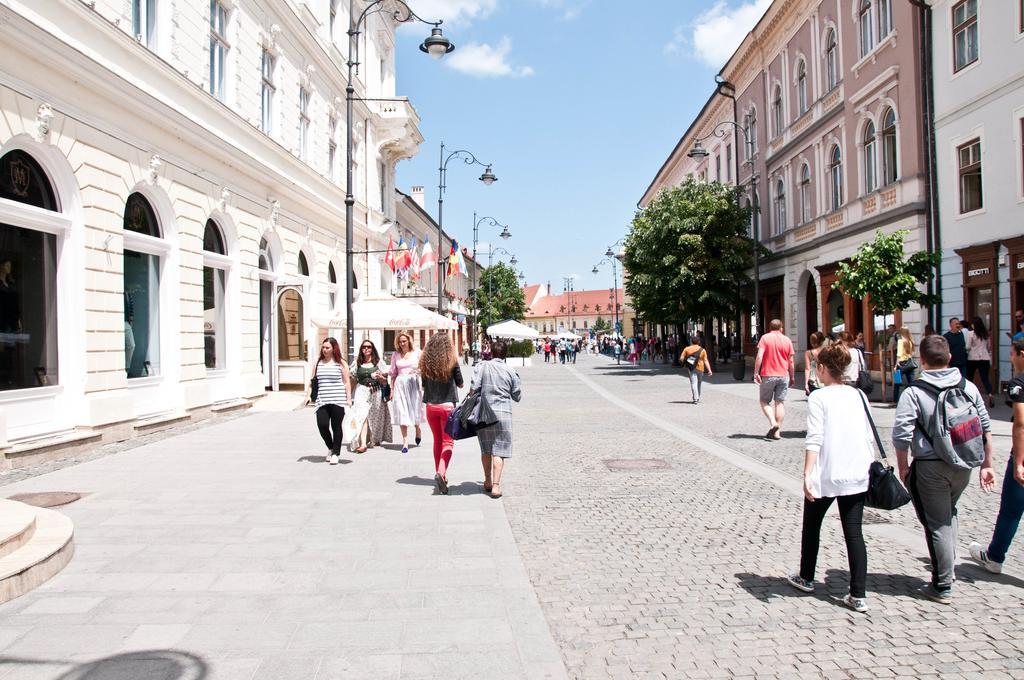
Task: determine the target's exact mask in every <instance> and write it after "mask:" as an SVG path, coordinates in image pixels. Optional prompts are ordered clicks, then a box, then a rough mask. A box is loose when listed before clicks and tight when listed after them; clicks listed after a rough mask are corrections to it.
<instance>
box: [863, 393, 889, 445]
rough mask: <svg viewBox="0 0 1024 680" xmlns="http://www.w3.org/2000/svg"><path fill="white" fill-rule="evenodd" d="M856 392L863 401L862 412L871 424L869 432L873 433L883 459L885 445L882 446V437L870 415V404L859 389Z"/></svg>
mask: <svg viewBox="0 0 1024 680" xmlns="http://www.w3.org/2000/svg"><path fill="white" fill-rule="evenodd" d="M857 393H858V394H860V400H861V401H862V402H863V403H864V414H865V415H866V416H867V417H868V424H869V425H871V434H873V435H875V444H876V445H877V446H878V453H879V455H881V456H882V460H885V447H884V446H882V438H881V437H880V436H879V435H878V428H877V427H875V419H874V418H872V417H871V406H869V405H868V398H867V397H865V396H864V393H863V392H861V391H860V390H857Z"/></svg>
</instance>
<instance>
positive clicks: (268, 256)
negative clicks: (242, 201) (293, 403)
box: [258, 237, 277, 390]
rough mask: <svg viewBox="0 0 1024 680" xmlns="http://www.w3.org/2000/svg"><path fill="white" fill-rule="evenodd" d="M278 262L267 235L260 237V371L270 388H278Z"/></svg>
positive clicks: (265, 386)
mask: <svg viewBox="0 0 1024 680" xmlns="http://www.w3.org/2000/svg"><path fill="white" fill-rule="evenodd" d="M276 265H277V263H276V260H275V256H274V251H273V249H272V248H271V246H270V243H269V241H267V239H266V237H264V238H261V239H260V248H259V263H258V266H259V279H260V371H261V372H262V373H263V386H264V388H266V389H268V390H273V389H276V387H277V384H276V380H275V376H274V337H273V333H272V329H273V320H274V281H275V280H276V279H277V275H276V274H275V272H276V270H277V266H276Z"/></svg>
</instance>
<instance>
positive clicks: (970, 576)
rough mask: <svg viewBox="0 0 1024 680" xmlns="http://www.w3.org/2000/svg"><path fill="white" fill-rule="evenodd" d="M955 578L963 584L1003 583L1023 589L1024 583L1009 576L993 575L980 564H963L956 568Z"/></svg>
mask: <svg viewBox="0 0 1024 680" xmlns="http://www.w3.org/2000/svg"><path fill="white" fill-rule="evenodd" d="M956 578H957V580H958V581H963V582H964V583H1005V584H1006V585H1010V586H1014V587H1015V588H1024V581H1022V580H1021V579H1019V578H1017V577H1016V576H1010V575H1009V574H993V573H992V572H990V571H988V570H987V569H985V567H983V566H981V565H980V564H975V563H974V562H964V563H963V564H958V565H957V566H956Z"/></svg>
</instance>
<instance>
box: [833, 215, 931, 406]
mask: <svg viewBox="0 0 1024 680" xmlns="http://www.w3.org/2000/svg"><path fill="white" fill-rule="evenodd" d="M908 234H910V231H909V230H907V229H900V230H898V231H895V232H893V233H892V234H884V233H882V232H881V231H878V232H876V233H875V240H874V241H871V242H870V243H862V244H861V246H860V247H859V248H858V249H857V253H856V254H855V255H854V256H853V257H852V258H850V260H849V262H842V263H840V265H839V272H838V275H839V278H838V279H837V280H836V282H835V283H833V284H832V287H833V288H835V289H837V290H841V291H843V292H844V293H846V294H847V295H849V296H850V297H853V298H858V299H865V298H867V299H869V300H870V301H871V305H872V306H873V307H874V308H875V311H876V312H880V313H881V314H882V323H883V324H884V325H886V326H888V323H887V317H888V316H889V315H890V314H893V313H895V312H896V310H898V309H906V308H907V307H909V306H910V305H911V304H912V303H915V302H916V303H918V304H920V305H928V304H933V303H934V302H936V301H937V300H938V296H937V295H930V294H928V293H926V292H925V291H923V290H921V286H922V285H924V284H925V283H926V282H927V281H928V279H929V278H931V276H932V275H933V273H934V267H936V266H938V263H939V261H940V260H941V256H940V255H939V254H938V253H929V252H925V251H918V252H916V253H914V254H912V255H911V256H910V257H907V256H906V255H905V253H904V251H903V241H904V239H905V238H906V237H907V235H908ZM886 354H887V353H885V352H883V353H882V356H883V357H885V356H886ZM886 368H887V367H886V365H885V364H884V363H883V365H882V375H883V380H882V385H883V395H884V394H885V393H884V389H885V387H884V386H885V379H884V376H885V375H886V374H887V373H888V371H887V370H886Z"/></svg>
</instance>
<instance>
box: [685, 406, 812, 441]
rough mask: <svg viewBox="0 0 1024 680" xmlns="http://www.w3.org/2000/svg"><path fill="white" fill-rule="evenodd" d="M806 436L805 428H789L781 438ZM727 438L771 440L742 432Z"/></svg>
mask: <svg viewBox="0 0 1024 680" xmlns="http://www.w3.org/2000/svg"><path fill="white" fill-rule="evenodd" d="M679 403H689V402H679ZM806 436H807V432H806V430H790V431H788V432H783V433H782V438H783V439H803V438H804V437H806ZM729 439H756V440H763V441H772V440H771V439H769V438H768V437H766V436H764V435H763V434H742V433H736V434H731V435H729Z"/></svg>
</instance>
